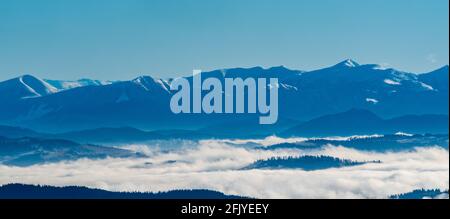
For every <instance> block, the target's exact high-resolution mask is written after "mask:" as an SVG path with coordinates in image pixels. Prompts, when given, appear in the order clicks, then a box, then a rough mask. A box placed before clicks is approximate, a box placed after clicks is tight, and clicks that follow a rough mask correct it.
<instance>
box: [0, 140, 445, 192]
mask: <svg viewBox="0 0 450 219" xmlns="http://www.w3.org/2000/svg"><path fill="white" fill-rule="evenodd" d="M169 143H170V142H168V144H169ZM145 147H147V149H144V148H145ZM128 148H131V149H133V148H134V149H135V150H140V151H146V153H147V154H148V155H149V158H139V159H136V158H134V159H113V158H108V159H102V160H88V159H82V160H78V161H72V162H61V163H53V164H45V165H35V166H31V167H11V166H0V184H6V183H27V184H48V185H57V186H63V185H83V186H88V187H96V188H102V189H107V190H113V191H166V190H173V189H183V188H186V189H196V188H206V189H212V190H217V191H221V192H224V193H226V194H234V195H242V196H249V197H256V198H386V197H387V196H389V195H392V194H399V193H405V192H409V191H412V190H414V189H418V188H425V189H432V188H441V189H448V187H449V153H448V150H445V149H442V148H438V147H431V148H417V149H415V150H412V151H406V152H387V153H374V152H365V151H358V150H355V149H349V148H345V147H341V146H333V145H327V146H325V147H324V148H322V149H304V150H300V149H294V150H276V151H268V150H263V149H262V148H254V147H246V146H245V145H242V146H240V147H237V146H232V145H230V144H229V143H225V142H224V141H216V140H207V141H200V142H199V143H198V146H197V147H187V148H181V149H178V150H170V151H164V150H161V149H158V148H156V149H154V148H153V147H152V146H151V145H150V146H144V145H140V146H136V145H131V146H128ZM306 154H310V155H328V156H334V157H340V158H345V159H353V160H359V161H363V160H381V161H382V163H381V164H376V163H373V164H372V163H371V164H365V165H360V166H353V167H346V168H333V169H326V170H319V171H309V172H307V171H302V170H239V169H240V168H242V167H245V166H246V165H248V164H250V163H252V162H254V161H256V160H258V159H265V158H269V157H272V156H297V155H306Z"/></svg>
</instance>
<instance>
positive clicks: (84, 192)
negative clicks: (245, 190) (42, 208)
mask: <svg viewBox="0 0 450 219" xmlns="http://www.w3.org/2000/svg"><path fill="white" fill-rule="evenodd" d="M243 198H244V197H240V196H234V195H225V194H223V193H221V192H216V191H211V190H206V189H194V190H172V191H168V192H159V193H141V192H110V191H106V190H102V189H91V188H87V187H82V186H66V187H55V186H36V185H23V184H7V185H3V186H0V199H243Z"/></svg>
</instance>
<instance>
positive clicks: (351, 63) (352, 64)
mask: <svg viewBox="0 0 450 219" xmlns="http://www.w3.org/2000/svg"><path fill="white" fill-rule="evenodd" d="M358 66H360V65H359V63H357V62H355V61H354V60H352V59H346V60H344V61H342V62H339V63H338V64H336V65H335V67H346V68H353V67H358Z"/></svg>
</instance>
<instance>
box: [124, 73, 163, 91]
mask: <svg viewBox="0 0 450 219" xmlns="http://www.w3.org/2000/svg"><path fill="white" fill-rule="evenodd" d="M132 82H134V83H136V84H138V85H139V86H141V87H142V88H144V89H145V90H147V91H150V90H152V89H153V88H162V89H163V90H165V91H166V92H169V87H170V86H169V85H168V84H167V82H166V81H164V80H162V79H155V78H153V77H151V76H148V75H144V76H139V77H137V78H135V79H133V80H132Z"/></svg>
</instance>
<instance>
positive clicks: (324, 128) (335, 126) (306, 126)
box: [280, 109, 449, 137]
mask: <svg viewBox="0 0 450 219" xmlns="http://www.w3.org/2000/svg"><path fill="white" fill-rule="evenodd" d="M448 124H449V117H448V116H447V115H406V116H401V117H396V118H392V119H386V120H385V119H382V118H380V117H378V116H377V115H375V114H374V113H372V112H370V111H368V110H362V109H352V110H349V111H346V112H343V113H337V114H332V115H326V116H321V117H319V118H316V119H313V120H310V121H307V122H304V123H301V124H300V125H297V126H295V127H293V128H290V129H288V130H287V131H284V132H281V134H280V135H281V136H302V137H323V136H350V135H367V134H384V133H397V132H407V133H416V134H424V133H433V134H444V133H448Z"/></svg>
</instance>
